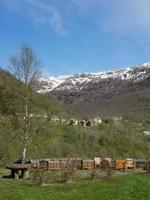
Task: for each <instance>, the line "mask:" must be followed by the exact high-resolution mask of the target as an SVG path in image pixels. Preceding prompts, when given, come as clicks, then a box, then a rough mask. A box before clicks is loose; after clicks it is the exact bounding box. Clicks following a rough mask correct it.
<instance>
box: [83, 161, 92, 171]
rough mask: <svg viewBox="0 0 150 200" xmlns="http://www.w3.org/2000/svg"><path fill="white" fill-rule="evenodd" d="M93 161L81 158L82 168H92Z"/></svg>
mask: <svg viewBox="0 0 150 200" xmlns="http://www.w3.org/2000/svg"><path fill="white" fill-rule="evenodd" d="M94 168H95V162H94V160H82V169H94Z"/></svg>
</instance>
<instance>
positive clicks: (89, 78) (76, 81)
mask: <svg viewBox="0 0 150 200" xmlns="http://www.w3.org/2000/svg"><path fill="white" fill-rule="evenodd" d="M149 73H150V62H149V63H144V64H143V65H139V66H135V67H131V68H130V67H128V68H124V69H119V70H113V71H107V72H98V73H79V74H74V75H68V76H57V77H47V78H40V79H39V86H40V87H39V88H40V89H39V90H38V92H39V93H48V92H51V91H62V90H68V91H69V90H82V89H83V88H85V87H86V86H87V84H89V83H90V82H92V83H97V82H99V81H102V80H106V79H112V80H116V79H118V80H134V81H140V80H142V79H144V78H146V77H147V76H149Z"/></svg>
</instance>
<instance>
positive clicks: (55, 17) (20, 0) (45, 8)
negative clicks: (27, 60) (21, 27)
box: [2, 0, 67, 35]
mask: <svg viewBox="0 0 150 200" xmlns="http://www.w3.org/2000/svg"><path fill="white" fill-rule="evenodd" d="M2 2H3V4H4V5H5V6H6V7H7V8H8V9H9V10H11V11H13V12H17V13H18V14H23V13H24V12H25V13H26V15H27V16H28V17H30V18H31V19H32V20H33V21H34V22H36V23H38V24H49V25H50V26H51V27H52V28H53V30H54V31H55V32H57V33H59V34H61V35H66V34H67V30H66V28H65V26H64V24H63V19H62V17H61V15H60V12H59V10H58V9H57V8H56V7H55V6H53V5H52V4H51V3H49V2H48V1H41V0H2ZM22 11H23V13H22Z"/></svg>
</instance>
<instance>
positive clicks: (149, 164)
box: [143, 160, 150, 172]
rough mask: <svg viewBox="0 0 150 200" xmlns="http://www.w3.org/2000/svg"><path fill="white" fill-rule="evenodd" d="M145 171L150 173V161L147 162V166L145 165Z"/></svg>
mask: <svg viewBox="0 0 150 200" xmlns="http://www.w3.org/2000/svg"><path fill="white" fill-rule="evenodd" d="M143 169H144V170H146V171H147V172H150V160H147V161H146V162H145V165H144V168H143Z"/></svg>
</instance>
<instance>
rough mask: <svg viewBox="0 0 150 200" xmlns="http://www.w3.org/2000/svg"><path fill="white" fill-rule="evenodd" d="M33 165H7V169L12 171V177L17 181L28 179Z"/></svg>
mask: <svg viewBox="0 0 150 200" xmlns="http://www.w3.org/2000/svg"><path fill="white" fill-rule="evenodd" d="M30 168H31V164H12V165H7V166H6V169H9V170H11V177H12V178H15V179H19V178H27V177H28V174H29V169H30Z"/></svg>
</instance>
